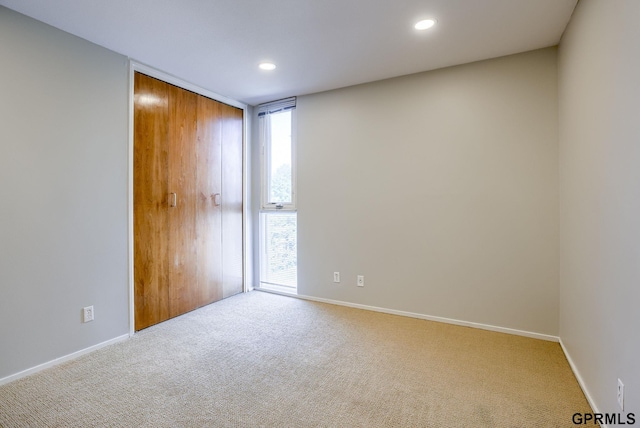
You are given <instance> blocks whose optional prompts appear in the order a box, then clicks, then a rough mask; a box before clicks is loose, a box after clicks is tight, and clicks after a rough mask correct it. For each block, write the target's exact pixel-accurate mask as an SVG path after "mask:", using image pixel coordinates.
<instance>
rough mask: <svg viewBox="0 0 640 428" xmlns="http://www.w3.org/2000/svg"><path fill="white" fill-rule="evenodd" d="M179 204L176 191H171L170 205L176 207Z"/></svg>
mask: <svg viewBox="0 0 640 428" xmlns="http://www.w3.org/2000/svg"><path fill="white" fill-rule="evenodd" d="M177 205H178V195H177V194H175V193H170V194H169V206H170V207H175V206H177Z"/></svg>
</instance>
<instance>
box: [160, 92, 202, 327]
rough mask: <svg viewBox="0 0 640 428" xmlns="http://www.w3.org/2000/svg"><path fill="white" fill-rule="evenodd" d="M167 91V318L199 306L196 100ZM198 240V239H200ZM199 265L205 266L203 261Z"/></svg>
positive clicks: (182, 93)
mask: <svg viewBox="0 0 640 428" xmlns="http://www.w3.org/2000/svg"><path fill="white" fill-rule="evenodd" d="M167 86H168V87H169V89H168V93H169V104H168V108H169V120H168V151H169V155H168V159H169V161H168V169H169V174H168V180H169V185H168V191H169V197H170V198H171V200H170V201H169V207H168V208H167V209H168V212H169V226H168V229H167V230H166V231H165V232H166V233H168V235H169V250H168V256H169V263H168V267H169V317H170V318H173V317H175V316H178V315H181V314H184V313H186V312H189V311H191V310H193V309H196V308H198V307H200V306H202V302H201V298H200V295H199V293H198V266H199V261H198V245H197V240H198V239H199V237H198V229H197V226H198V225H197V224H196V218H197V202H198V200H197V197H196V194H197V183H196V179H197V176H198V174H199V168H198V163H197V148H198V147H197V146H196V139H197V123H198V122H197V114H196V110H197V107H198V96H197V95H196V94H194V93H193V92H189V91H186V90H184V89H181V88H178V87H176V86H173V85H167ZM200 239H201V238H200ZM203 262H205V263H206V261H205V260H203Z"/></svg>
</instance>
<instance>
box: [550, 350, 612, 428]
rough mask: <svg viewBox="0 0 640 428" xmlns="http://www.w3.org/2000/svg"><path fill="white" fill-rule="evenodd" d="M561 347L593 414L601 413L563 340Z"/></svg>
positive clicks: (604, 427)
mask: <svg viewBox="0 0 640 428" xmlns="http://www.w3.org/2000/svg"><path fill="white" fill-rule="evenodd" d="M560 346H561V347H562V352H564V356H565V357H566V358H567V361H568V362H569V366H570V367H571V371H573V375H574V376H575V377H576V379H577V381H578V385H580V388H581V389H582V392H583V393H584V396H585V397H586V398H587V402H588V403H589V406H591V410H593V413H600V410H598V406H596V402H595V401H594V400H593V397H592V396H591V394H589V390H588V389H587V384H586V383H585V382H584V379H583V378H582V376H580V372H579V371H578V367H577V366H576V365H575V363H574V362H573V359H572V358H571V355H569V351H568V350H567V348H566V347H565V346H564V342H562V339H560ZM600 426H601V427H602V428H607V425H605V424H601V425H600Z"/></svg>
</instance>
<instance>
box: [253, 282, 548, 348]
mask: <svg viewBox="0 0 640 428" xmlns="http://www.w3.org/2000/svg"><path fill="white" fill-rule="evenodd" d="M256 290H257V291H263V292H267V293H273V294H280V295H283V296H290V297H297V298H299V299H304V300H311V301H314V302H322V303H330V304H332V305H339V306H347V307H350V308H356V309H364V310H367V311H374V312H382V313H385V314H392V315H401V316H404V317H410V318H418V319H423V320H428V321H436V322H442V323H445V324H454V325H460V326H463V327H471V328H478V329H481V330H489V331H495V332H498V333H506V334H513V335H516V336H525V337H530V338H533V339H540V340H546V341H549V342H560V338H559V337H558V336H552V335H548V334H542V333H534V332H531V331H524V330H516V329H513V328H507V327H498V326H495V325H489V324H481V323H476V322H470V321H461V320H457V319H453V318H443V317H436V316H432V315H425V314H418V313H414V312H405V311H397V310H395V309H387V308H379V307H377V306H367V305H360V304H358V303H349V302H342V301H340V300H331V299H324V298H321V297H312V296H304V295H301V294H293V293H283V292H280V291H275V290H269V289H264V288H256Z"/></svg>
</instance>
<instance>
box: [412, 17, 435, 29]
mask: <svg viewBox="0 0 640 428" xmlns="http://www.w3.org/2000/svg"><path fill="white" fill-rule="evenodd" d="M434 25H436V20H435V19H424V20H422V21H420V22H418V23H416V25H414V27H415V29H416V30H426V29H428V28H431V27H433V26H434Z"/></svg>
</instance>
